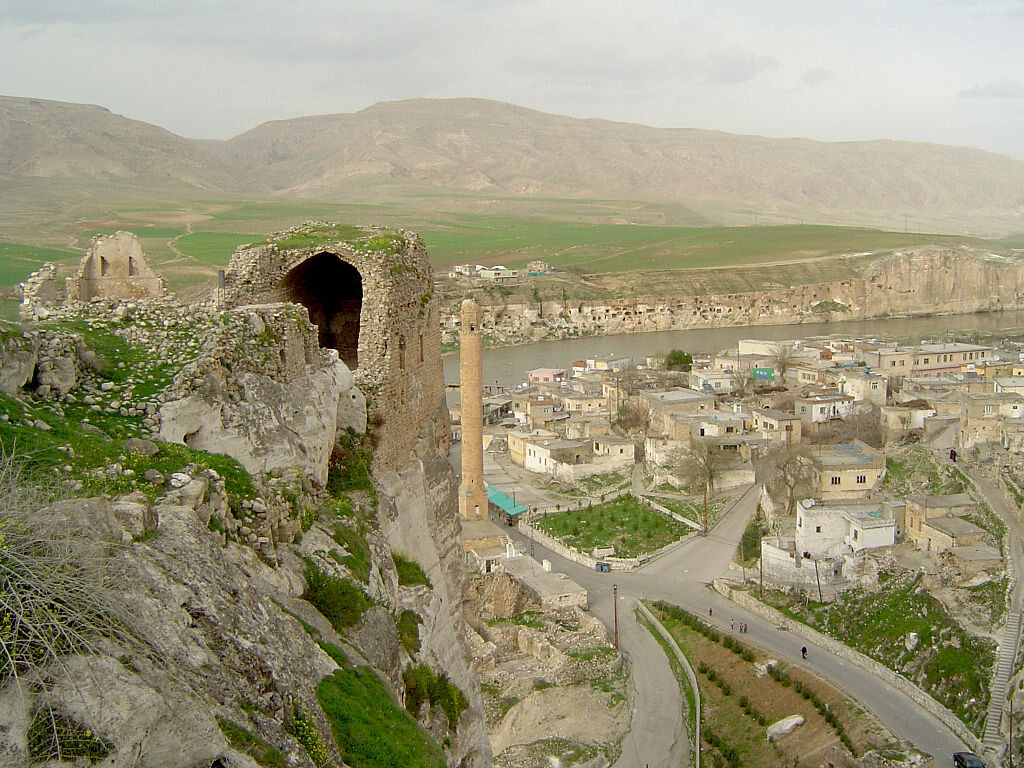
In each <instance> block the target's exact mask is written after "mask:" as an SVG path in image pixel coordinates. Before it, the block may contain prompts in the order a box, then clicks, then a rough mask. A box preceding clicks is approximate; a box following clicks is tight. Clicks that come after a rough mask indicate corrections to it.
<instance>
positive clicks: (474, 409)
mask: <svg viewBox="0 0 1024 768" xmlns="http://www.w3.org/2000/svg"><path fill="white" fill-rule="evenodd" d="M481 349H482V343H481V334H480V305H479V304H477V303H476V302H475V301H473V300H472V299H466V300H465V301H463V302H462V330H461V331H460V333H459V392H460V397H461V399H462V485H461V486H460V487H459V514H461V515H462V517H463V518H466V519H467V520H487V519H488V515H487V486H486V485H485V484H484V406H483V369H482V363H481Z"/></svg>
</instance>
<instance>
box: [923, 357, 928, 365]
mask: <svg viewBox="0 0 1024 768" xmlns="http://www.w3.org/2000/svg"><path fill="white" fill-rule="evenodd" d="M924 364H925V365H928V358H927V357H926V358H925V359H924Z"/></svg>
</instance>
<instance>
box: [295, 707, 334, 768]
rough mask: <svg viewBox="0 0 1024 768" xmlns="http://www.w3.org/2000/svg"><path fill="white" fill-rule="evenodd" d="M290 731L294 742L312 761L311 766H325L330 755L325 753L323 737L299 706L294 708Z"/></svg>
mask: <svg viewBox="0 0 1024 768" xmlns="http://www.w3.org/2000/svg"><path fill="white" fill-rule="evenodd" d="M290 730H291V733H292V735H293V736H294V737H295V739H296V741H298V742H299V744H301V745H302V747H303V749H305V750H306V754H307V755H309V759H310V760H312V761H313V765H315V766H317V768H320V766H323V765H327V761H328V760H329V759H330V755H329V754H328V752H327V745H326V744H325V743H324V737H323V736H321V735H320V731H319V730H317V727H316V723H314V722H313V718H311V717H310V716H309V715H308V714H307V713H306V710H304V709H303V708H302V707H301V706H296V707H295V717H294V718H293V720H292V727H291V729H290Z"/></svg>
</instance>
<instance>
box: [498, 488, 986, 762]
mask: <svg viewBox="0 0 1024 768" xmlns="http://www.w3.org/2000/svg"><path fill="white" fill-rule="evenodd" d="M756 504H757V491H756V489H751V490H750V491H748V492H747V493H746V494H744V495H743V497H742V498H741V499H740V500H739V501H738V502H737V503H736V504H735V505H734V507H733V508H732V510H731V511H730V512H729V513H728V514H727V515H725V516H724V517H723V519H722V520H721V521H720V522H719V523H718V525H716V526H715V528H714V529H713V530H712V532H711V535H709V536H707V537H702V536H699V535H695V536H693V537H691V538H690V540H689V541H688V542H686V543H685V544H684V545H683V546H682V547H680V548H678V549H676V550H674V551H672V552H670V553H668V554H667V555H665V556H663V557H661V558H658V559H656V560H654V561H652V562H651V563H648V564H647V565H645V566H644V567H643V568H640V569H638V570H637V571H634V572H615V573H603V574H602V573H597V572H595V571H592V570H590V569H587V568H584V567H582V566H580V565H579V564H577V563H574V562H572V561H569V560H566V559H564V558H562V557H560V556H558V555H556V554H554V553H553V552H550V551H548V550H546V549H544V548H543V547H541V546H540V545H535V549H536V557H537V558H538V559H540V558H542V557H543V558H547V559H548V560H550V561H551V562H552V564H553V567H554V569H555V570H557V571H561V572H563V573H567V574H568V575H569V576H570V577H571V578H572V579H574V580H575V581H577V582H578V583H580V584H581V585H583V586H584V587H586V588H587V590H588V591H589V593H590V596H591V604H592V606H593V609H594V612H595V614H596V615H597V616H599V617H600V618H601V620H602V621H604V622H605V624H606V625H608V626H609V628H611V626H612V615H611V614H612V612H611V609H610V604H611V599H610V598H611V592H612V585H613V584H615V585H617V587H618V595H619V634H620V644H621V648H622V650H623V652H624V653H626V654H628V655H629V657H630V660H631V661H632V663H633V672H634V676H635V679H636V681H637V683H636V687H637V699H636V705H635V707H636V708H635V714H634V724H633V733H631V734H630V738H629V739H627V742H626V743H624V749H623V753H622V757H621V759H620V760H619V762H618V763H616V765H615V768H647V766H649V767H650V768H670V766H671V767H672V768H674V767H675V766H680V765H688V760H687V759H686V750H685V749H684V748H683V747H684V742H685V740H686V738H687V736H686V734H685V733H684V732H683V730H682V728H681V724H679V723H678V722H676V723H674V724H672V725H670V724H669V723H670V721H671V720H672V718H676V719H677V720H678V717H679V712H680V708H679V705H678V704H676V703H675V701H676V700H677V699H674V700H671V701H670V703H666V701H667V700H666V698H665V696H666V695H671V694H666V691H665V690H663V689H677V685H676V681H675V678H674V677H673V676H672V675H671V673H670V672H669V671H668V670H669V667H668V663H667V661H666V660H665V658H664V653H663V652H662V651H661V649H660V646H657V645H654V646H651V645H650V643H648V642H645V640H644V639H643V638H644V636H645V632H646V630H643V631H638V630H640V628H639V627H638V625H636V622H635V620H634V619H633V617H632V610H630V606H631V604H632V601H633V600H635V599H637V598H650V599H656V600H657V599H660V600H666V601H668V602H672V603H675V604H677V605H680V606H682V607H683V608H685V609H687V610H689V611H692V612H694V613H698V614H701V615H704V614H706V613H707V610H708V608H711V609H712V611H713V615H712V616H711V618H710V620H711V621H712V623H714V624H717V625H718V626H719V627H720V628H721V629H724V630H728V629H729V626H730V619H732V620H734V621H736V622H741V621H742V622H746V623H747V625H748V626H749V628H750V631H749V633H748V634H747V635H746V636H745V637H744V640H745V641H747V642H750V643H752V644H755V645H758V646H760V647H762V648H764V649H765V650H766V651H768V652H769V653H771V654H774V655H776V656H777V657H778V658H780V659H783V660H785V661H787V662H788V663H791V664H796V665H802V666H805V667H807V668H808V669H810V670H813V671H814V672H816V673H817V674H819V675H821V676H822V677H824V678H825V679H827V680H829V681H831V682H832V683H834V684H835V685H837V686H839V687H840V688H841V689H843V690H844V691H845V692H846V693H848V694H849V695H850V696H852V697H853V698H855V699H856V700H858V701H859V702H861V703H862V704H863V705H864V706H865V707H866V708H868V709H869V710H870V711H872V712H873V713H874V714H875V715H876V716H877V717H878V718H879V719H880V720H882V722H884V723H885V724H886V725H887V726H888V727H889V728H890V729H891V730H892V731H893V732H894V733H895V734H896V735H897V736H899V737H900V738H903V739H907V740H909V741H911V742H912V743H913V744H914V745H916V746H917V747H918V749H920V750H922V751H924V752H928V753H930V754H932V755H935V757H936V766H937V768H944V766H947V765H951V764H952V763H951V759H950V757H949V756H950V755H951V754H952V753H953V752H955V751H957V750H964V749H966V747H965V746H964V745H963V743H962V742H961V741H960V740H959V739H958V738H957V737H956V736H955V735H954V734H953V733H952V732H950V731H949V729H948V728H946V727H945V726H944V725H943V724H942V723H941V722H940V721H939V720H938V719H936V718H935V717H933V716H932V715H931V714H929V713H928V712H926V711H924V710H923V709H921V707H919V706H918V705H917V704H915V703H914V702H913V701H911V700H910V699H909V698H907V697H906V696H904V695H903V694H902V693H900V692H899V691H896V690H894V689H892V688H890V687H889V686H888V685H887V684H886V683H884V682H882V681H881V680H878V679H877V678H875V677H873V676H872V675H870V674H869V673H867V672H865V671H864V670H862V669H860V668H859V667H855V666H853V665H851V664H849V663H848V662H846V661H844V660H842V659H841V658H839V657H838V656H835V655H833V654H831V653H830V652H828V651H827V650H825V649H823V648H819V647H816V646H815V645H814V644H813V643H810V642H807V641H804V640H801V639H798V638H796V637H793V636H791V635H789V633H787V632H784V631H780V630H779V629H778V628H776V627H775V626H773V625H770V624H768V623H767V622H766V621H764V620H763V619H761V618H759V617H758V616H755V615H753V614H751V613H748V612H746V611H744V610H743V609H742V608H740V607H739V606H737V605H736V604H734V603H732V602H731V601H729V600H727V599H725V598H724V597H721V596H720V595H718V594H717V593H716V592H714V591H712V590H711V589H710V588H709V587H708V584H709V583H710V582H711V580H712V579H713V578H714V577H716V576H718V575H720V574H722V573H724V572H725V571H726V570H727V569H728V566H729V562H730V561H731V559H732V556H733V554H734V553H735V551H736V546H737V545H738V543H739V539H740V536H741V535H742V533H743V530H744V528H745V527H746V525H747V522H748V521H749V520H750V519H751V518H752V516H753V514H754V511H755V509H756ZM513 535H514V536H516V537H518V538H520V539H521V540H523V541H526V539H525V537H523V536H522V535H521V534H519V533H518V531H517V532H515V533H514V534H513ZM651 642H653V641H651ZM803 645H806V646H807V648H808V658H807V660H806V661H802V660H801V659H800V658H799V656H800V652H799V651H800V647H801V646H803ZM652 649H653V650H652ZM676 696H677V697H678V692H677V693H676ZM666 745H667V749H666ZM627 749H628V751H627Z"/></svg>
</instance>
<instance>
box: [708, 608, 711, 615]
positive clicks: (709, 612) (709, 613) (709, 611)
mask: <svg viewBox="0 0 1024 768" xmlns="http://www.w3.org/2000/svg"><path fill="white" fill-rule="evenodd" d="M710 615H711V609H710V608H708V616H710Z"/></svg>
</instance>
